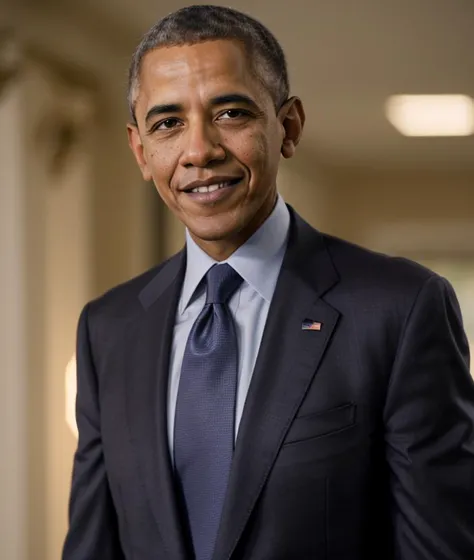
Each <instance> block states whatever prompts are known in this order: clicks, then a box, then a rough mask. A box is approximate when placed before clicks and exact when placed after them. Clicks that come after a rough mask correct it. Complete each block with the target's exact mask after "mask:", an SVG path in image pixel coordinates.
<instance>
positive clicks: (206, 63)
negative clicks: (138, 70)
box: [140, 40, 260, 102]
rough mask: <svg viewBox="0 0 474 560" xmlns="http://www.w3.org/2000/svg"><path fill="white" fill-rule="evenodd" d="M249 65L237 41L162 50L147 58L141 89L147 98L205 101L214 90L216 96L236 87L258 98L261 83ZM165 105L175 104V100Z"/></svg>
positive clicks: (242, 48) (152, 52)
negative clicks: (183, 97) (218, 90)
mask: <svg viewBox="0 0 474 560" xmlns="http://www.w3.org/2000/svg"><path fill="white" fill-rule="evenodd" d="M248 65H249V61H248V57H247V56H246V53H245V49H244V47H243V46H242V45H241V44H239V43H238V42H236V41H228V40H218V41H206V42H203V43H197V44H195V45H182V46H174V47H161V48H158V49H155V50H154V51H151V52H149V53H148V54H147V55H145V58H144V60H143V66H142V75H141V80H140V82H141V89H143V93H144V94H145V96H146V97H147V98H150V97H152V96H153V97H154V96H155V95H159V96H160V98H164V96H166V95H173V96H176V95H177V94H178V95H180V94H181V95H183V94H186V95H187V96H194V95H198V96H200V97H202V96H204V97H206V93H207V92H209V93H210V91H211V89H212V90H214V91H213V93H212V95H214V94H215V93H216V91H215V90H217V89H220V88H225V89H229V88H231V89H235V88H236V87H237V88H239V89H240V90H242V88H245V89H247V91H250V92H254V93H255V94H256V93H257V90H259V89H260V87H259V83H258V82H257V80H255V78H254V76H253V74H252V73H251V72H250V71H249V69H248ZM166 101H167V102H168V101H170V102H174V101H175V99H166ZM176 101H178V102H179V101H181V100H179V99H176ZM183 101H184V100H183Z"/></svg>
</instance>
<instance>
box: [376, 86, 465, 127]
mask: <svg viewBox="0 0 474 560" xmlns="http://www.w3.org/2000/svg"><path fill="white" fill-rule="evenodd" d="M385 112H386V115H387V118H388V120H389V121H390V122H391V123H392V125H393V126H394V127H395V128H396V129H397V130H398V131H399V132H401V133H402V134H403V135H405V136H469V135H471V134H474V100H473V99H471V98H470V97H468V96H467V95H394V96H392V97H390V98H389V99H388V101H387V103H386V106H385Z"/></svg>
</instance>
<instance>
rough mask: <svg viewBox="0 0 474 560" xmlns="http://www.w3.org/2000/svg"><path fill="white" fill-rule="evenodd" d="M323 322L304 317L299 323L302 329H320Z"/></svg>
mask: <svg viewBox="0 0 474 560" xmlns="http://www.w3.org/2000/svg"><path fill="white" fill-rule="evenodd" d="M322 326H323V324H322V323H319V322H318V321H311V320H310V319H305V320H304V321H303V324H302V325H301V329H302V330H303V331H320V330H321V329H322Z"/></svg>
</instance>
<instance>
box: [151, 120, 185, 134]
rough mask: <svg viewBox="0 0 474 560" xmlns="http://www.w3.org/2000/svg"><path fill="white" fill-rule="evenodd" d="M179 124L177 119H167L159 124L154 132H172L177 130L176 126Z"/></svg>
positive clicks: (154, 128)
mask: <svg viewBox="0 0 474 560" xmlns="http://www.w3.org/2000/svg"><path fill="white" fill-rule="evenodd" d="M178 124H179V120H178V119H175V118H169V119H165V120H164V121H160V122H159V123H157V124H156V125H155V126H154V127H153V129H152V131H154V130H171V129H173V128H176V126H177V125H178Z"/></svg>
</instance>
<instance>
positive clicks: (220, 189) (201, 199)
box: [182, 177, 243, 206]
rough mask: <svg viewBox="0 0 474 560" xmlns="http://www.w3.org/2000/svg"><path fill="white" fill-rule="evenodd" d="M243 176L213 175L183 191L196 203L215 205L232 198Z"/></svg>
mask: <svg viewBox="0 0 474 560" xmlns="http://www.w3.org/2000/svg"><path fill="white" fill-rule="evenodd" d="M242 181H243V177H232V178H224V177H213V178H212V179H209V180H208V181H195V182H194V183H191V184H190V185H187V187H186V188H185V189H183V191H182V192H183V193H184V194H185V195H186V196H187V198H188V199H189V200H190V201H192V203H194V204H199V205H204V206H209V205H210V206H214V205H215V204H218V203H220V202H224V201H226V200H228V199H230V198H231V197H232V196H233V193H234V192H235V189H236V188H237V187H238V185H239V184H241V183H242Z"/></svg>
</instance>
